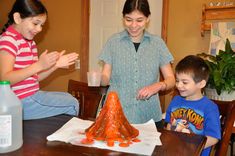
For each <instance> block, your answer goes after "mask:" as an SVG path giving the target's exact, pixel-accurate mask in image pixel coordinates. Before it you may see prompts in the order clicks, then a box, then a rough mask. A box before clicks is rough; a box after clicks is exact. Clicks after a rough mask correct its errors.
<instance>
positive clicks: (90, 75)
mask: <svg viewBox="0 0 235 156" xmlns="http://www.w3.org/2000/svg"><path fill="white" fill-rule="evenodd" d="M100 81H101V73H100V72H97V71H90V72H87V82H88V86H90V87H99V86H100Z"/></svg>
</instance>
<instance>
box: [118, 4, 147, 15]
mask: <svg viewBox="0 0 235 156" xmlns="http://www.w3.org/2000/svg"><path fill="white" fill-rule="evenodd" d="M134 10H138V11H140V12H142V13H143V14H144V16H145V17H149V15H150V14H151V12H150V8H149V3H148V0H126V2H125V4H124V7H123V10H122V15H123V17H124V16H125V15H126V14H129V13H131V12H133V11H134Z"/></svg>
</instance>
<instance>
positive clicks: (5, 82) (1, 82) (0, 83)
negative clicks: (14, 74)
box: [0, 81, 10, 85]
mask: <svg viewBox="0 0 235 156" xmlns="http://www.w3.org/2000/svg"><path fill="white" fill-rule="evenodd" d="M9 84H10V81H0V85H9Z"/></svg>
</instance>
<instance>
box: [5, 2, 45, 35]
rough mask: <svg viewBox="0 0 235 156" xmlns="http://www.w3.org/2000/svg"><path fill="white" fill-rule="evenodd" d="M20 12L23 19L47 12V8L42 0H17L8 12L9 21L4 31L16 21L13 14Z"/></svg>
mask: <svg viewBox="0 0 235 156" xmlns="http://www.w3.org/2000/svg"><path fill="white" fill-rule="evenodd" d="M16 12H18V13H19V14H20V17H21V18H22V19H24V18H27V17H34V16H37V15H40V14H47V9H46V8H45V6H44V5H43V4H42V2H41V1H40V0H16V1H15V3H14V4H13V6H12V9H11V11H10V12H9V14H8V21H7V23H6V24H5V25H4V27H3V29H2V33H3V32H5V31H6V29H7V27H9V26H10V25H12V24H13V23H14V18H13V15H14V13H16Z"/></svg>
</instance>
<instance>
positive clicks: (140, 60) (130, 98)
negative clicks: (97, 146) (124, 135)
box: [99, 30, 173, 123]
mask: <svg viewBox="0 0 235 156" xmlns="http://www.w3.org/2000/svg"><path fill="white" fill-rule="evenodd" d="M99 59H100V60H102V61H104V62H105V63H107V64H110V65H111V66H112V73H111V79H110V87H109V90H108V92H110V91H116V92H117V93H118V95H119V99H120V101H121V104H122V108H123V111H124V113H125V115H126V117H127V119H128V120H129V122H130V123H144V122H147V121H148V120H150V119H154V120H155V121H156V122H157V121H160V120H161V119H162V116H161V114H162V111H161V107H160V102H159V97H158V94H156V95H154V96H152V97H151V98H149V99H148V100H145V101H144V100H137V99H136V96H137V93H138V91H139V89H141V88H142V87H145V86H148V85H151V84H153V83H156V82H158V81H159V76H160V74H159V72H160V71H159V69H160V67H162V66H164V65H166V64H169V63H170V62H171V61H172V60H173V56H172V55H171V53H170V52H169V50H168V48H167V47H166V44H165V43H164V41H163V40H162V39H161V38H160V37H158V36H155V35H151V34H149V33H148V32H146V31H145V32H144V36H143V38H142V40H141V42H140V45H139V48H138V50H137V52H136V50H135V46H134V44H133V42H132V40H131V38H130V37H129V35H128V33H127V31H126V30H124V31H122V32H120V33H117V34H114V35H113V36H112V37H111V38H110V39H109V40H108V41H107V43H106V44H105V46H104V48H103V50H102V52H101V55H100V57H99Z"/></svg>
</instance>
